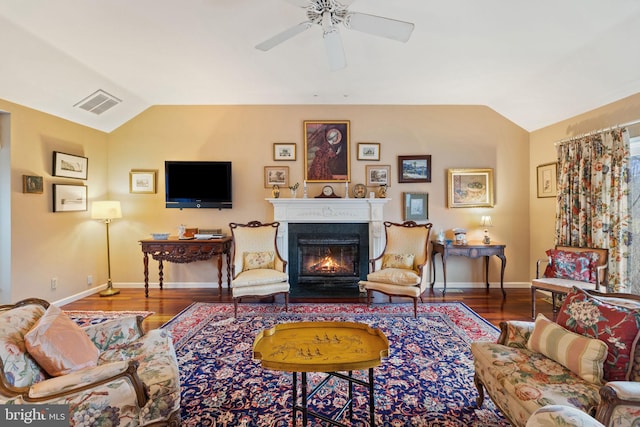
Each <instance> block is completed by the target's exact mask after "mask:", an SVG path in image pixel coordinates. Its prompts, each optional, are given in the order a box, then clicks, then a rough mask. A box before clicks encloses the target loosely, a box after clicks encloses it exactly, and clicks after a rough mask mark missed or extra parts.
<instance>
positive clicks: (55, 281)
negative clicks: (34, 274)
mask: <svg viewBox="0 0 640 427" xmlns="http://www.w3.org/2000/svg"><path fill="white" fill-rule="evenodd" d="M57 287H58V278H57V277H54V278H52V279H51V289H56V288H57Z"/></svg>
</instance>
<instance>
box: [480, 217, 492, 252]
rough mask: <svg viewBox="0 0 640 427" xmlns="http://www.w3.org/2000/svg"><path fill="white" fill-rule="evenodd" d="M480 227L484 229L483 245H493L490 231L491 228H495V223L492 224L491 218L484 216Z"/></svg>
mask: <svg viewBox="0 0 640 427" xmlns="http://www.w3.org/2000/svg"><path fill="white" fill-rule="evenodd" d="M480 225H482V226H483V227H484V238H483V239H482V243H484V244H485V245H489V244H491V238H490V237H489V230H488V228H489V227H492V226H493V223H492V222H491V216H490V215H483V216H482V218H481V219H480Z"/></svg>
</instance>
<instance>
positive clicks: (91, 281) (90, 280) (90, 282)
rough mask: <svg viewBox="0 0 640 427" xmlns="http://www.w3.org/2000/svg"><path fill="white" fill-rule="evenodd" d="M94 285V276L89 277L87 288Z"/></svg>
mask: <svg viewBox="0 0 640 427" xmlns="http://www.w3.org/2000/svg"><path fill="white" fill-rule="evenodd" d="M91 285H93V276H92V275H88V276H87V286H91Z"/></svg>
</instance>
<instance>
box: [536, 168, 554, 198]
mask: <svg viewBox="0 0 640 427" xmlns="http://www.w3.org/2000/svg"><path fill="white" fill-rule="evenodd" d="M537 170H538V197H539V198H542V197H555V196H556V194H557V188H556V185H557V179H558V164H557V163H545V164H544V165H539V166H538V167H537Z"/></svg>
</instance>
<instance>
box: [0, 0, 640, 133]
mask: <svg viewBox="0 0 640 427" xmlns="http://www.w3.org/2000/svg"><path fill="white" fill-rule="evenodd" d="M295 3H300V0H289V1H285V0H55V1H52V0H2V1H0V40H2V42H1V43H2V48H1V49H0V52H1V54H0V98H1V99H5V100H7V101H11V102H14V103H17V104H21V105H25V106H27V107H31V108H34V109H37V110H41V111H44V112H47V113H50V114H54V115H56V116H59V117H62V118H65V119H68V120H71V121H73V122H77V123H81V124H84V125H87V126H90V127H92V128H96V129H99V130H103V131H106V132H109V131H111V130H113V129H115V128H117V127H118V126H120V125H122V124H123V123H125V122H126V121H128V120H130V119H131V118H133V117H135V116H136V115H137V114H139V113H140V112H142V111H144V110H145V109H146V108H148V107H150V106H152V105H194V104H195V105H200V104H202V105H227V104H233V105H243V104H341V105H344V104H349V105H350V104H354V105H359V104H379V105H396V104H404V105H459V104H465V105H487V106H489V107H491V108H492V109H494V110H495V111H497V112H498V113H500V114H502V115H503V116H505V117H507V118H508V119H510V120H512V121H513V122H515V123H516V124H518V125H520V126H521V127H523V128H524V129H526V130H529V131H532V130H536V129H539V128H541V127H544V126H547V125H549V124H552V123H555V122H558V121H560V120H563V119H566V118H569V117H571V116H574V115H576V114H580V113H583V112H585V111H588V110H591V109H593V108H596V107H599V106H601V105H604V104H607V103H609V102H612V101H615V100H618V99H620V98H623V97H625V96H629V95H632V94H635V93H638V92H640V55H638V54H637V50H638V48H637V46H636V44H637V42H638V40H640V1H637V0H614V1H611V0H610V1H604V0H562V1H558V0H537V1H521V0H511V1H506V0H448V1H443V0H439V1H434V0H356V1H352V0H348V1H346V3H351V5H350V6H349V9H350V10H351V11H357V12H362V13H367V14H372V15H379V16H385V17H390V18H394V19H398V20H402V21H409V22H413V23H415V29H414V31H413V33H412V35H411V38H410V39H409V41H408V42H407V43H401V42H397V41H392V40H388V39H386V38H382V37H376V36H373V35H370V34H366V33H362V32H358V31H354V30H351V29H348V28H345V27H340V34H341V38H342V41H343V45H344V51H345V55H346V60H347V66H346V68H344V69H341V70H337V71H331V70H330V69H329V65H328V62H327V55H326V52H325V47H324V42H323V37H322V29H321V28H320V27H317V26H314V27H312V28H310V29H308V30H307V31H304V32H303V33H301V34H299V35H297V36H295V37H293V38H291V39H289V40H287V41H286V42H284V43H282V44H280V45H278V46H276V47H274V48H273V49H271V50H269V51H268V52H263V51H260V50H257V49H255V45H256V44H258V43H260V42H262V41H264V40H266V39H268V38H269V37H271V36H273V35H275V34H277V33H278V32H280V31H283V30H285V29H287V28H290V27H292V26H294V25H296V24H299V23H301V22H303V21H305V20H306V14H305V10H304V9H302V8H300V7H299V6H296V5H295ZM97 90H103V91H105V92H107V93H109V94H111V95H113V96H114V97H116V98H118V99H120V100H122V102H121V103H120V104H118V105H116V106H115V107H113V108H111V109H110V110H108V111H106V112H104V113H102V114H100V115H96V114H94V113H91V112H87V111H85V110H83V109H80V108H78V107H74V105H76V104H77V103H78V102H79V101H81V100H83V99H84V98H86V97H87V96H89V95H91V94H92V93H94V92H95V91H97Z"/></svg>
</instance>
